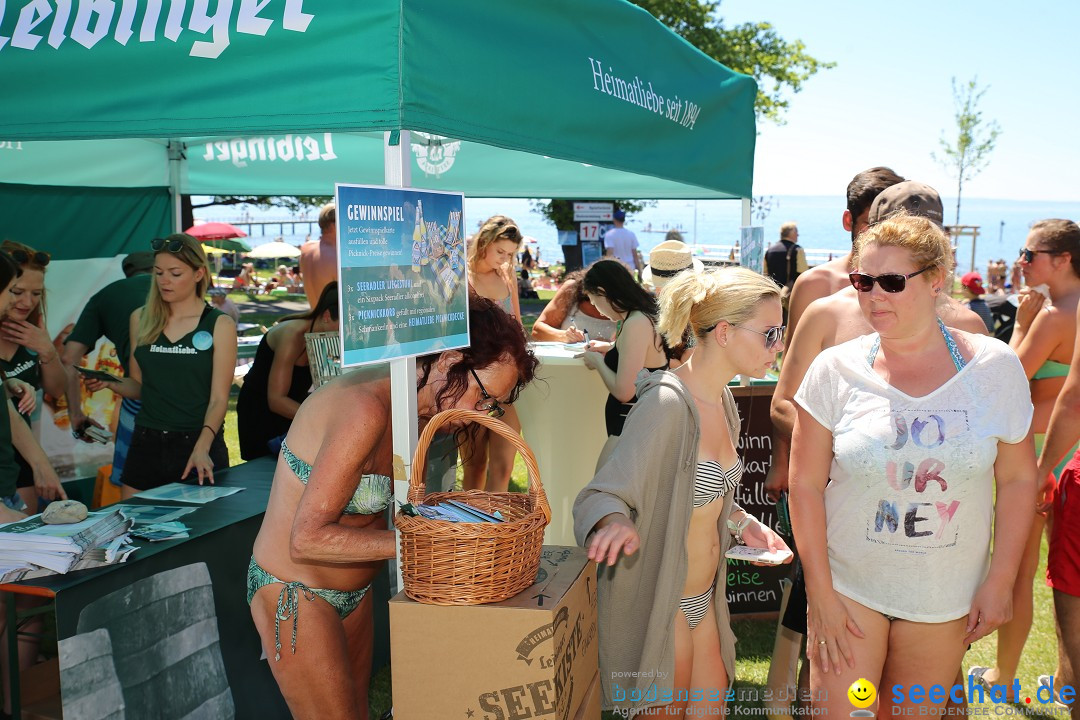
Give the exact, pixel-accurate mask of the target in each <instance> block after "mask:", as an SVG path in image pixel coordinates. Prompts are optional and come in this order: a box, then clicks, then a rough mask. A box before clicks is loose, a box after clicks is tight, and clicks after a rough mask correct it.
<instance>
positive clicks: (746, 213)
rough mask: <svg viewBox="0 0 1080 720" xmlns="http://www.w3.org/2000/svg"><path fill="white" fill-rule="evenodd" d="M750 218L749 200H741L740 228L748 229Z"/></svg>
mask: <svg viewBox="0 0 1080 720" xmlns="http://www.w3.org/2000/svg"><path fill="white" fill-rule="evenodd" d="M751 220H752V218H751V216H750V198H743V199H742V226H743V227H750V222H751Z"/></svg>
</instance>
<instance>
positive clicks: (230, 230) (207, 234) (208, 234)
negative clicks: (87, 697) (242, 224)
mask: <svg viewBox="0 0 1080 720" xmlns="http://www.w3.org/2000/svg"><path fill="white" fill-rule="evenodd" d="M184 232H186V233H187V234H188V235H190V236H191V237H193V238H195V239H197V240H201V241H202V242H206V241H207V240H227V239H229V238H242V237H247V233H246V232H244V231H243V230H241V229H240V228H238V227H236V226H235V225H230V224H229V223H225V222H208V223H200V224H198V225H192V226H191V227H189V228H188V229H187V230H185V231H184Z"/></svg>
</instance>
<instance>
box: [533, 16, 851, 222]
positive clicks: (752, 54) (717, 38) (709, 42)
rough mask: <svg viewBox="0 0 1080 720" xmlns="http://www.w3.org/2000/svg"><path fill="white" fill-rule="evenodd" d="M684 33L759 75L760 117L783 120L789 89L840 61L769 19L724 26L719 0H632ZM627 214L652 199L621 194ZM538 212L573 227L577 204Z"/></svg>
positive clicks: (537, 205)
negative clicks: (813, 51)
mask: <svg viewBox="0 0 1080 720" xmlns="http://www.w3.org/2000/svg"><path fill="white" fill-rule="evenodd" d="M631 2H633V3H634V4H635V5H637V6H639V7H641V8H643V9H645V10H647V11H648V12H649V13H650V14H651V15H652V16H653V17H655V18H656V19H657V20H659V21H660V22H662V23H663V24H664V25H667V26H668V27H669V28H671V30H672V31H673V32H675V33H676V34H678V35H680V36H682V37H683V38H685V39H686V41H687V42H689V43H690V44H691V45H693V46H694V47H696V48H697V49H698V50H701V51H702V52H703V53H705V54H706V55H708V56H709V57H711V58H713V59H714V60H716V61H717V62H719V63H721V64H723V65H726V66H727V67H729V68H731V69H732V70H735V71H736V72H741V73H743V74H744V75H750V76H751V77H753V78H754V80H756V81H757V84H758V94H757V99H756V101H755V102H754V112H755V114H756V115H757V117H758V119H759V120H762V119H764V120H769V121H771V122H774V123H777V124H779V125H782V124H784V113H785V112H786V111H787V109H788V99H787V96H788V93H797V92H799V91H800V90H802V88H803V83H805V82H806V81H807V80H809V79H810V77H811V76H812V75H814V74H815V73H817V72H818V71H819V70H827V69H829V68H832V67H834V66H835V63H832V62H825V61H822V60H818V59H816V58H814V57H811V56H810V55H809V54H807V52H806V46H805V45H804V44H803V43H802V41H800V40H794V41H788V40H784V39H783V38H782V37H780V36H779V34H777V32H776V30H774V29H773V26H772V25H770V24H769V23H767V22H759V23H742V24H740V25H735V26H732V27H730V28H728V27H724V23H723V20H722V19H721V18H720V17H719V16H718V15H717V9H718V8H719V7H720V2H719V0H631ZM615 202H616V204H618V205H619V206H620V207H622V208H623V209H624V210H626V213H627V214H628V215H632V214H633V213H635V212H641V210H642V209H643V208H644V207H647V206H648V205H650V204H651V203H646V202H642V201H640V200H616V201H615ZM533 210H534V211H536V212H539V213H540V214H541V215H543V216H544V217H545V218H547V219H548V221H549V222H550V223H551V224H553V225H554V226H555V227H556V228H558V229H560V230H572V229H573V228H574V222H573V204H572V201H567V200H553V201H535V202H533Z"/></svg>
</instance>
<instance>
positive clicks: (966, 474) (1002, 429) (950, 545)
mask: <svg viewBox="0 0 1080 720" xmlns="http://www.w3.org/2000/svg"><path fill="white" fill-rule="evenodd" d="M853 263H854V266H855V267H857V268H858V269H859V272H855V273H852V274H851V282H852V285H854V286H855V288H856V289H857V290H859V303H860V305H861V306H862V310H863V313H864V314H865V315H866V318H867V320H868V322H869V323H870V325H871V326H872V327H873V328H874V330H875V331H876V332H875V333H874V334H872V335H867V336H864V337H860V338H856V339H855V340H852V341H850V342H846V343H843V344H841V345H837V346H835V347H832V348H829V349H828V350H825V351H824V352H822V353H821V355H819V356H818V357H817V358H816V359H815V360H814V362H813V364H812V365H811V366H810V368H809V370H808V371H807V373H806V377H805V379H804V380H803V383H802V386H801V387H800V388H799V391H798V392H797V393H796V395H795V400H796V402H797V403H798V405H799V414H798V419H797V421H796V424H795V433H794V439H793V446H792V477H791V496H790V502H791V516H792V522H793V524H794V531H795V539H796V543H797V545H798V547H799V553H800V555H801V556H802V561H803V567H804V570H805V574H806V588H807V597H808V600H809V602H808V613H807V615H808V616H807V621H808V623H807V626H808V631H807V643H808V655H809V657H810V659H811V666H810V683H811V687H812V690H813V691H814V696H815V698H819V700H815V705H821V706H825V707H828V706H831V705H835V712H837V713H839V712H844V713H847V712H849V711H850V710H851V706H852V704H853V703H852V702H851V701H850V700H849V696H848V693H847V691H848V688H849V687H850V686H851V685H852V683H853V682H855V681H856V680H859V679H860V678H862V679H865V680H868V681H870V682H871V683H873V684H874V685H875V686H876V687H878V688H880V689H881V690H880V695H879V700H878V702H879V707H878V708H877V715H878V717H891V716H892V715H893V714H894V710H893V706H894V705H900V706H904V707H911V706H914V705H915V704H921V703H915V702H913V701H912V699H911V697H910V696H909V695H908V694H907V690H908V689H910V688H911V687H912V686H913V685H922V687H923V688H930V687H931V686H933V685H941V686H943V687H945V688H951V686H952V685H953V681H954V679H955V678H956V676H957V671H958V669H959V668H960V664H961V661H962V658H963V655H964V651H965V650H966V649H967V646H968V645H969V644H970V643H972V642H974V641H975V640H977V639H979V638H981V637H983V636H985V635H987V634H988V633H990V632H992V631H993V630H994V629H995V628H997V627H998V626H999V625H1001V624H1002V623H1003V622H1005V621H1007V620H1008V619H1009V616H1010V615H1011V604H1010V603H1011V600H1010V598H1011V595H1012V586H1013V581H1014V579H1015V577H1016V571H1017V567H1018V565H1019V562H1020V553H1021V550H1022V549H1023V545H1024V539H1025V538H1026V537H1027V532H1028V528H1029V527H1030V525H1031V514H1032V508H1033V507H1034V504H1035V465H1034V450H1033V446H1032V443H1031V440H1030V438H1027V432H1028V426H1029V425H1030V423H1031V415H1032V406H1031V396H1030V393H1029V391H1028V384H1027V378H1026V376H1025V374H1024V370H1023V367H1022V366H1021V365H1020V362H1019V360H1018V359H1017V357H1016V355H1015V353H1013V352H1012V350H1010V349H1009V348H1008V346H1006V345H1005V344H1004V343H1002V342H1000V341H998V340H995V339H994V338H990V337H985V336H979V335H973V334H970V333H967V332H963V331H959V330H955V329H948V328H946V327H945V326H944V324H942V323H941V322H940V321H939V320H938V318H937V315H936V314H935V312H934V307H935V301H936V299H937V296H938V295H940V294H941V293H943V292H947V288H948V287H950V285H949V283H950V281H951V278H952V275H951V273H950V270H951V268H952V252H951V248H950V246H949V242H948V240H947V239H946V236H945V234H944V233H943V232H942V231H941V230H940V229H939V228H938V227H937V226H936V225H934V224H933V223H931V222H930V221H929V220H927V219H925V218H921V217H914V216H908V215H898V216H893V217H891V218H890V219H888V220H885V221H884V222H881V223H879V224H877V225H875V226H873V227H871V228H869V229H868V230H867V231H865V232H864V233H863V234H862V235H860V236H859V238H858V240H857V241H856V246H855V251H854V256H853ZM830 478H831V482H830ZM995 481H996V493H997V505H996V507H995V505H994V492H995ZM826 485H828V487H826ZM991 530H993V533H994V537H995V544H994V549H995V551H994V553H993V557H991V556H990V536H991ZM895 686H901V687H902V688H903V692H901V693H899V695H898V694H897V693H896V692H895V690H894V687H895ZM886 689H888V691H887V692H886ZM960 692H963V691H962V690H961V689H959V688H958V689H957V690H956V695H957V697H954V698H953V700H954V701H957V700H960V699H961V698H960V696H959V694H960ZM947 699H948V698H944V699H943V700H947ZM923 703H925V698H923ZM867 704H868V705H872V704H873V703H871V702H868V703H867ZM858 707H860V708H863V707H866V706H865V705H862V704H860V705H858ZM922 707H923V709H924V710H925V709H927V706H926V705H925V704H922ZM944 707H945V704H944V701H943V702H941V703H940V704H936V705H934V704H931V705H930V706H929V709H930V710H931V712H940V711H941V710H942V709H944ZM826 712H828V710H826ZM897 712H902V711H899V710H898V711H897ZM912 712H914V710H912Z"/></svg>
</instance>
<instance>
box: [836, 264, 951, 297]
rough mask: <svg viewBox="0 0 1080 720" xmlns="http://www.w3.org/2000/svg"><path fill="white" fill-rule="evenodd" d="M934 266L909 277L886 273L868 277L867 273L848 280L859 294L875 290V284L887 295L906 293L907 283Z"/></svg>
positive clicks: (909, 274) (852, 275) (850, 277)
mask: <svg viewBox="0 0 1080 720" xmlns="http://www.w3.org/2000/svg"><path fill="white" fill-rule="evenodd" d="M932 267H934V266H933V265H927V266H926V267H924V268H923V269H922V270H916V271H915V272H913V273H908V274H907V275H901V274H899V273H886V274H885V275H867V274H866V273H860V272H853V273H851V274H850V275H848V279H849V280H851V286H852V287H854V288H855V289H856V290H858V291H859V292H864V293H865V292H870V291H871V290H873V289H874V283H877V284H878V285H880V286H881V289H882V290H884V291H885V292H887V293H898V292H904V288H906V287H907V281H908V279H910V278H913V277H915V276H916V275H921V274H923V273H924V272H926V271H927V270H929V269H930V268H932Z"/></svg>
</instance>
